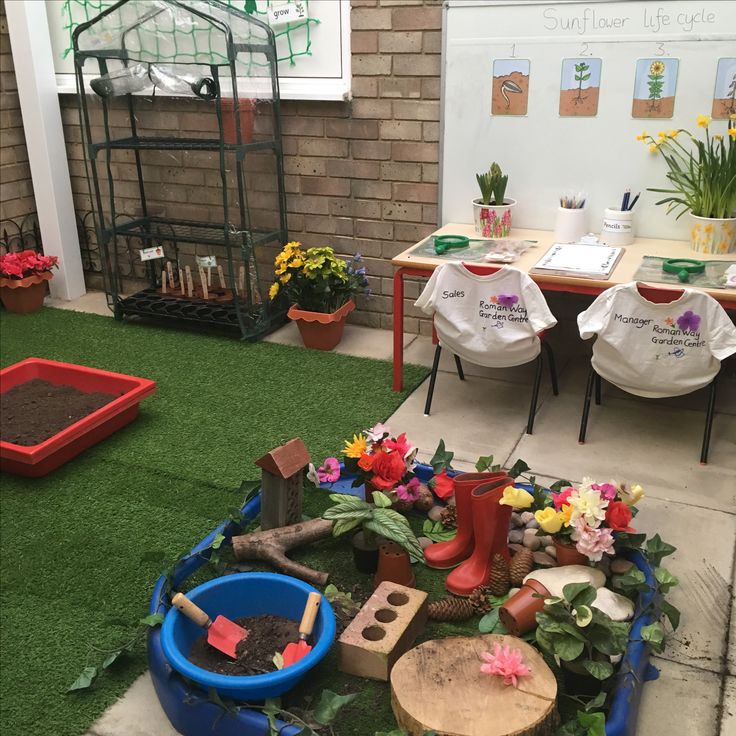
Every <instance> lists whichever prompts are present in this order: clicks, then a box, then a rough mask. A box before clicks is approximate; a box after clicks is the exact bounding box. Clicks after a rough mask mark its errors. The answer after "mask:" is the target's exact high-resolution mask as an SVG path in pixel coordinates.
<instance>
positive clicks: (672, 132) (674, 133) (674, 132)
mask: <svg viewBox="0 0 736 736" xmlns="http://www.w3.org/2000/svg"><path fill="white" fill-rule="evenodd" d="M679 132H680V131H679V130H677V128H672V129H671V130H670V131H669V132H668V133H667V135H668V136H669V137H670V138H677V134H678V133H679Z"/></svg>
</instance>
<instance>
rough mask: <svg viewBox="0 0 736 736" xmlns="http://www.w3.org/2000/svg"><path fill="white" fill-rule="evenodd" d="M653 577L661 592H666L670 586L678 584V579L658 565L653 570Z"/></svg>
mask: <svg viewBox="0 0 736 736" xmlns="http://www.w3.org/2000/svg"><path fill="white" fill-rule="evenodd" d="M654 577H655V578H657V582H658V583H659V589H660V591H661V592H662V593H668V592H669V591H670V589H671V588H674V587H675V586H676V585H679V584H680V581H679V580H678V579H677V578H676V577H675V576H674V575H673V574H672V573H671V572H670V571H669V570H667V569H666V568H664V567H658V568H657V569H656V570H655V571H654Z"/></svg>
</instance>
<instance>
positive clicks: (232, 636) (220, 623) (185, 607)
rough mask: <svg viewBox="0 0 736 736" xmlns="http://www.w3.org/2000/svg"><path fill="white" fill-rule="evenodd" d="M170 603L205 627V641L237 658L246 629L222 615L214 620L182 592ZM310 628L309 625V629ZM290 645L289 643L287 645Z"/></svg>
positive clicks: (245, 635) (246, 633) (247, 632)
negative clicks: (237, 648)
mask: <svg viewBox="0 0 736 736" xmlns="http://www.w3.org/2000/svg"><path fill="white" fill-rule="evenodd" d="M171 603H172V604H173V605H174V606H175V607H176V608H178V609H179V610H180V611H181V612H182V613H183V614H184V615H185V616H186V617H187V618H188V619H191V620H192V621H194V623H195V624H197V625H198V626H201V627H202V628H203V629H207V643H208V644H209V645H210V646H213V647H214V648H215V649H219V650H220V651H221V652H222V653H223V654H227V656H228V657H232V658H233V659H236V658H237V656H238V655H237V652H236V651H235V650H236V647H237V646H238V644H240V642H241V641H243V639H245V638H247V636H248V634H249V633H250V632H249V631H248V629H244V628H243V627H242V626H238V625H237V624H236V623H235V622H234V621H231V620H230V619H229V618H225V617H224V616H218V617H217V618H216V619H215V620H214V621H213V620H212V619H211V618H210V617H209V616H208V615H207V614H206V613H205V612H204V611H203V610H202V609H201V608H200V607H199V606H197V605H195V604H194V603H192V601H190V600H189V598H187V597H186V596H185V595H184V594H183V593H177V594H176V595H175V596H174V597H173V598H172V599H171ZM309 630H310V631H311V630H312V629H311V627H310V629H309ZM289 646H291V645H289Z"/></svg>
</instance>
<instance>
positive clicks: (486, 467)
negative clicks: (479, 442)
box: [475, 455, 501, 473]
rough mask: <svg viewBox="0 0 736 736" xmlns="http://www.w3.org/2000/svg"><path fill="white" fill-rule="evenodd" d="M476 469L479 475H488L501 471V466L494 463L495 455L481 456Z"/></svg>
mask: <svg viewBox="0 0 736 736" xmlns="http://www.w3.org/2000/svg"><path fill="white" fill-rule="evenodd" d="M475 469H476V470H477V471H478V472H479V473H487V472H488V471H491V472H494V471H496V470H500V469H501V466H500V465H498V464H494V463H493V455H481V457H479V458H478V462H476V464H475Z"/></svg>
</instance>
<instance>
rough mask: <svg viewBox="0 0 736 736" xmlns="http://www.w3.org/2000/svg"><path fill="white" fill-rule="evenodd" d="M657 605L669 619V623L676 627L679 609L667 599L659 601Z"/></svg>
mask: <svg viewBox="0 0 736 736" xmlns="http://www.w3.org/2000/svg"><path fill="white" fill-rule="evenodd" d="M659 607H660V608H661V609H662V613H663V614H664V615H665V616H667V618H668V619H669V622H670V625H671V626H672V628H673V629H676V628H677V627H678V626H679V625H680V611H679V609H677V608H675V607H674V606H673V605H672V604H671V603H668V602H667V601H660V602H659Z"/></svg>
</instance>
